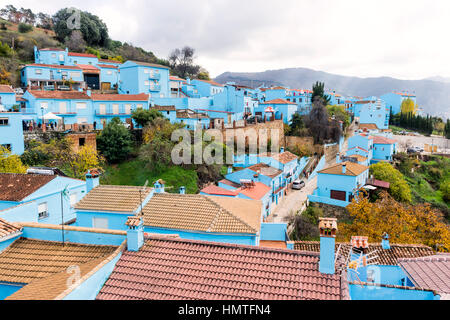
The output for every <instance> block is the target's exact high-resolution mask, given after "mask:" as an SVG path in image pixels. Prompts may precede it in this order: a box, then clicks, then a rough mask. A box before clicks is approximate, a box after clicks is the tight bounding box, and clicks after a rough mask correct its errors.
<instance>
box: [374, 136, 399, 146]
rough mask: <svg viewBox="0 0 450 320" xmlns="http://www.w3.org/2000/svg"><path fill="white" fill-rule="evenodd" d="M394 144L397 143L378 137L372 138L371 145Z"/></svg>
mask: <svg viewBox="0 0 450 320" xmlns="http://www.w3.org/2000/svg"><path fill="white" fill-rule="evenodd" d="M394 143H397V141H395V140H393V139H388V138H385V137H380V136H375V137H373V144H394Z"/></svg>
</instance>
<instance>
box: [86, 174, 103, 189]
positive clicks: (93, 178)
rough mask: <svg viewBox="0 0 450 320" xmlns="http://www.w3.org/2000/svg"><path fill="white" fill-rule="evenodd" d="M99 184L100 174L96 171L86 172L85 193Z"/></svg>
mask: <svg viewBox="0 0 450 320" xmlns="http://www.w3.org/2000/svg"><path fill="white" fill-rule="evenodd" d="M99 184H100V173H99V172H98V171H97V170H96V169H91V170H88V172H87V173H86V193H89V192H90V191H91V190H92V189H94V188H95V187H97V186H98V185H99Z"/></svg>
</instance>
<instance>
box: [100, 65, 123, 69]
mask: <svg viewBox="0 0 450 320" xmlns="http://www.w3.org/2000/svg"><path fill="white" fill-rule="evenodd" d="M97 67H100V68H106V69H119V67H118V66H112V65H110V64H97Z"/></svg>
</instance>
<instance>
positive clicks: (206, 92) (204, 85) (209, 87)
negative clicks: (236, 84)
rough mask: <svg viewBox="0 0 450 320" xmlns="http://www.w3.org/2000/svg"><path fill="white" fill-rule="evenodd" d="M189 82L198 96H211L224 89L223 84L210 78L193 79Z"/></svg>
mask: <svg viewBox="0 0 450 320" xmlns="http://www.w3.org/2000/svg"><path fill="white" fill-rule="evenodd" d="M190 84H191V85H193V86H194V87H195V89H196V90H197V93H198V94H199V95H200V97H211V96H214V95H216V94H218V93H221V92H223V91H224V86H223V85H222V84H220V83H217V82H215V81H212V80H199V79H194V80H191V81H190Z"/></svg>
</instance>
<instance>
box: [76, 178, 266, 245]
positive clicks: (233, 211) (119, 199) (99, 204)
mask: <svg viewBox="0 0 450 320" xmlns="http://www.w3.org/2000/svg"><path fill="white" fill-rule="evenodd" d="M141 210H142V211H141ZM76 211H77V213H76V214H77V222H76V225H77V226H80V227H88V228H92V227H93V228H102V229H112V230H125V229H126V228H127V227H126V225H125V223H126V222H127V220H128V217H131V216H135V215H136V214H139V213H140V212H142V213H143V218H144V231H145V232H147V233H156V234H177V235H179V236H180V237H181V238H184V239H195V240H204V241H213V242H226V243H241V244H247V245H258V244H259V232H260V225H261V220H262V215H261V212H262V209H261V202H260V201H254V200H245V199H225V200H224V198H222V197H207V196H203V195H187V194H184V193H180V194H169V193H165V192H164V184H163V182H162V181H158V182H156V183H155V185H154V188H146V189H143V188H141V187H125V186H114V187H111V186H97V187H96V188H94V189H93V190H92V191H91V192H90V193H88V195H87V196H86V197H85V198H84V199H83V200H82V201H80V202H79V203H78V204H77V205H76Z"/></svg>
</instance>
